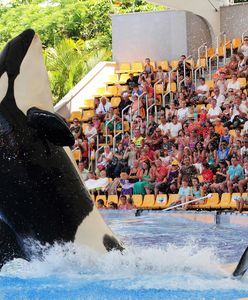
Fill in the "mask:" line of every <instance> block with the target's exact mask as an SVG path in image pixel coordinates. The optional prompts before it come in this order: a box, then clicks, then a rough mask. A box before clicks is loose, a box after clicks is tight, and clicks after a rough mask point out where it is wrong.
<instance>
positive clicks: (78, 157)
mask: <svg viewBox="0 0 248 300" xmlns="http://www.w3.org/2000/svg"><path fill="white" fill-rule="evenodd" d="M72 155H73V158H74V159H75V161H80V160H81V156H82V153H81V150H80V149H73V150H72Z"/></svg>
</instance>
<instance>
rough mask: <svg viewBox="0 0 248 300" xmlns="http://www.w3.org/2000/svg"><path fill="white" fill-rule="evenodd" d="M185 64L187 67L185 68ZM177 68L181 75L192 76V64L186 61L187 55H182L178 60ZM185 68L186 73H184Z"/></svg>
mask: <svg viewBox="0 0 248 300" xmlns="http://www.w3.org/2000/svg"><path fill="white" fill-rule="evenodd" d="M184 66H185V69H184ZM177 70H178V73H179V75H180V76H183V78H184V77H185V76H188V77H189V76H190V73H191V65H190V63H189V62H187V61H186V56H185V55H181V57H180V59H179V61H178V65H177ZM184 70H185V73H184Z"/></svg>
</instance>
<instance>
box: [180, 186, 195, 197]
mask: <svg viewBox="0 0 248 300" xmlns="http://www.w3.org/2000/svg"><path fill="white" fill-rule="evenodd" d="M178 194H179V195H180V196H191V195H192V192H191V188H190V187H189V186H188V187H186V188H184V187H180V189H179V192H178Z"/></svg>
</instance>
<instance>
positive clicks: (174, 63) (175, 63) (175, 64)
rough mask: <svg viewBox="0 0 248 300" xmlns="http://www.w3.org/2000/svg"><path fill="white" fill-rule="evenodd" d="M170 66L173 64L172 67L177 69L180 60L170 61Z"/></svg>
mask: <svg viewBox="0 0 248 300" xmlns="http://www.w3.org/2000/svg"><path fill="white" fill-rule="evenodd" d="M170 66H171V68H172V69H176V68H177V66H178V60H172V61H171V62H170Z"/></svg>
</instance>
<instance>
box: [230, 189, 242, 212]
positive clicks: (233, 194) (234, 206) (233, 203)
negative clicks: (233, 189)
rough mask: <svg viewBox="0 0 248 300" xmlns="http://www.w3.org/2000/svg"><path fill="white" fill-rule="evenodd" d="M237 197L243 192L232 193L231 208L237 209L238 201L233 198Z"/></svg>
mask: <svg viewBox="0 0 248 300" xmlns="http://www.w3.org/2000/svg"><path fill="white" fill-rule="evenodd" d="M235 197H241V193H232V197H231V201H230V208H232V209H236V201H234V200H233V199H234V198H235Z"/></svg>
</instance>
